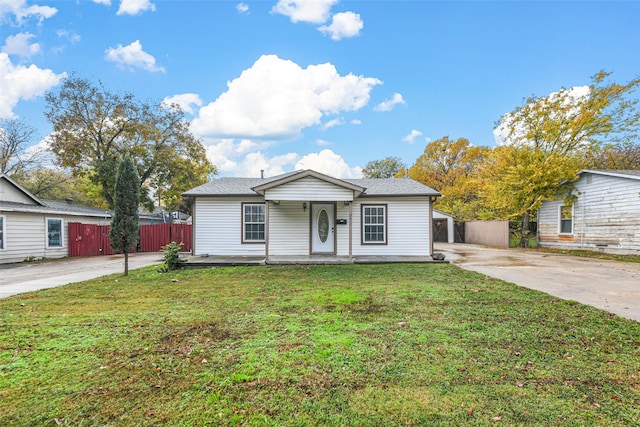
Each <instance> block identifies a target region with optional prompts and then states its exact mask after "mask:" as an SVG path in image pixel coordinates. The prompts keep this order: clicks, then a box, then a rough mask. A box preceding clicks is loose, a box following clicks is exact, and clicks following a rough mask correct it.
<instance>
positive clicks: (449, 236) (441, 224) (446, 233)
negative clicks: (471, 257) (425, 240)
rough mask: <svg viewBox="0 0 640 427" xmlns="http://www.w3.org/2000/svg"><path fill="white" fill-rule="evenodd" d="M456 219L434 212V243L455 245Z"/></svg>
mask: <svg viewBox="0 0 640 427" xmlns="http://www.w3.org/2000/svg"><path fill="white" fill-rule="evenodd" d="M455 219H456V217H455V216H453V215H451V214H448V213H446V212H442V211H439V210H438V209H434V210H433V241H434V242H443V243H454V241H455V236H454V234H453V233H454V231H453V223H454V221H455Z"/></svg>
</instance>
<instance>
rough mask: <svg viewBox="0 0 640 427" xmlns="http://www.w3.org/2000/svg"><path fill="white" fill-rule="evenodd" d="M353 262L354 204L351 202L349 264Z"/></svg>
mask: <svg viewBox="0 0 640 427" xmlns="http://www.w3.org/2000/svg"><path fill="white" fill-rule="evenodd" d="M352 262H353V202H349V264H351V263H352Z"/></svg>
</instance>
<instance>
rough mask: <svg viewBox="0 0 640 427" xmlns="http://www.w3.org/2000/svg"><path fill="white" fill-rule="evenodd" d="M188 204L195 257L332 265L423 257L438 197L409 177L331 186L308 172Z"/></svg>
mask: <svg viewBox="0 0 640 427" xmlns="http://www.w3.org/2000/svg"><path fill="white" fill-rule="evenodd" d="M183 195H184V196H185V197H189V198H192V199H193V210H192V212H193V232H194V237H193V254H194V255H200V256H205V255H210V256H256V257H264V259H265V261H266V262H269V261H271V260H273V261H274V262H275V261H277V260H278V258H279V257H280V258H283V259H286V258H287V257H289V258H294V257H299V258H303V259H314V258H316V259H317V258H318V257H320V259H331V258H334V259H337V260H341V261H344V262H353V261H354V257H359V256H367V257H371V256H399V257H429V256H431V255H432V253H433V244H432V227H431V224H432V215H433V212H432V203H433V202H434V201H435V200H436V198H437V197H439V196H440V193H438V192H437V191H435V190H433V189H432V188H429V187H427V186H424V185H422V184H420V183H418V182H416V181H414V180H412V179H408V178H388V179H336V178H333V177H330V176H327V175H324V174H321V173H319V172H315V171H313V170H303V171H296V172H290V173H286V174H283V175H279V176H275V177H271V178H219V179H216V180H213V181H211V182H209V183H207V184H204V185H201V186H199V187H196V188H194V189H192V190H189V191H187V192H186V193H184V194H183Z"/></svg>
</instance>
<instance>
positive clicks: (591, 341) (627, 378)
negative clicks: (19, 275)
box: [0, 264, 640, 426]
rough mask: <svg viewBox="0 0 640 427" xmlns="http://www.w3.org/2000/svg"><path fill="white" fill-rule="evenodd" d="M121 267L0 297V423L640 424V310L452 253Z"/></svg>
mask: <svg viewBox="0 0 640 427" xmlns="http://www.w3.org/2000/svg"><path fill="white" fill-rule="evenodd" d="M130 274H131V275H130V276H129V277H128V278H124V277H122V276H120V275H112V276H107V277H103V278H100V279H96V280H92V281H88V282H84V283H80V284H73V285H68V286H65V287H62V288H56V289H49V290H43V291H39V292H36V293H29V294H23V295H18V296H15V297H12V298H8V299H4V300H0V402H2V404H1V410H0V425H52V426H55V425H73V426H88V425H91V426H93V425H108V426H121V425H179V426H197V425H224V426H232V425H256V426H308V425H310V426H314V425H322V426H341V425H344V426H410V425H415V426H419V425H430V426H438V425H443V426H450V425H453V426H459V425H465V426H486V425H494V424H495V425H510V426H511V425H513V426H520V425H522V426H525V425H526V426H529V425H539V426H553V425H561V426H582V425H606V426H630V425H639V424H640V324H639V323H637V322H633V321H630V320H625V319H622V318H620V317H617V316H615V315H611V314H609V313H606V312H604V311H601V310H597V309H595V308H592V307H588V306H584V305H581V304H578V303H575V302H570V301H564V300H559V299H556V298H553V297H551V296H548V295H546V294H543V293H541V292H537V291H533V290H528V289H524V288H520V287H517V286H515V285H512V284H509V283H505V282H502V281H499V280H496V279H491V278H488V277H485V276H483V275H479V274H476V273H473V272H470V271H465V270H461V269H459V268H457V267H455V266H453V265H446V264H394V265H343V266H304V267H303V266H298V267H295V266H289V267H285V266H279V267H276V266H272V267H229V268H216V269H208V270H182V271H178V272H171V273H164V274H161V273H159V272H157V271H156V269H155V268H152V267H150V268H144V269H140V270H134V271H132V272H131V273H130Z"/></svg>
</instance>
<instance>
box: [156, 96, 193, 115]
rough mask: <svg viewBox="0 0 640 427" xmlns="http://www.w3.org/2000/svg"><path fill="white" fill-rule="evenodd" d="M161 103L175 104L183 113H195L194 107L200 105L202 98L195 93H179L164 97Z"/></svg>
mask: <svg viewBox="0 0 640 427" xmlns="http://www.w3.org/2000/svg"><path fill="white" fill-rule="evenodd" d="M162 104H163V105H166V106H170V105H171V104H177V105H179V106H180V108H181V109H182V111H184V112H185V113H189V114H195V109H194V107H201V106H202V99H200V96H199V95H198V94H197V93H181V94H178V95H173V96H168V97H166V98H165V99H163V100H162Z"/></svg>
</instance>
